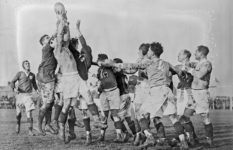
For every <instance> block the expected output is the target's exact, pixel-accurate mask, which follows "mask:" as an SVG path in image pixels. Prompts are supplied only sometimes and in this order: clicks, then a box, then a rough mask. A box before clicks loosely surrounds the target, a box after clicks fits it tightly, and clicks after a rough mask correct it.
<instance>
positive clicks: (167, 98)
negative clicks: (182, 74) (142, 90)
mask: <svg viewBox="0 0 233 150" xmlns="http://www.w3.org/2000/svg"><path fill="white" fill-rule="evenodd" d="M146 113H150V117H151V118H154V117H162V116H164V115H172V114H175V113H176V103H175V98H174V95H173V93H172V91H171V89H170V88H169V87H167V86H158V87H153V88H151V89H150V94H149V95H148V96H147V97H146V101H145V102H143V103H142V106H141V108H140V114H141V116H142V115H144V114H146Z"/></svg>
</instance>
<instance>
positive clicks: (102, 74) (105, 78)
mask: <svg viewBox="0 0 233 150" xmlns="http://www.w3.org/2000/svg"><path fill="white" fill-rule="evenodd" d="M97 78H98V79H99V80H100V82H101V83H100V89H101V90H108V89H112V88H115V87H117V81H116V77H115V75H114V73H113V70H112V69H111V68H107V67H100V68H99V69H98V74H97Z"/></svg>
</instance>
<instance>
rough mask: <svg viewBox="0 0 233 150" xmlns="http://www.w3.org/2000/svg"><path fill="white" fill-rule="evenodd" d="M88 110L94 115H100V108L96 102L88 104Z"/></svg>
mask: <svg viewBox="0 0 233 150" xmlns="http://www.w3.org/2000/svg"><path fill="white" fill-rule="evenodd" d="M88 110H89V111H90V113H91V115H93V116H97V115H99V112H98V108H97V106H96V104H95V103H93V104H90V105H88Z"/></svg>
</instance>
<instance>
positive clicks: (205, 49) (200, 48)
mask: <svg viewBox="0 0 233 150" xmlns="http://www.w3.org/2000/svg"><path fill="white" fill-rule="evenodd" d="M197 50H198V51H199V52H201V53H202V54H203V55H204V56H207V55H208V54H209V48H208V47H207V46H204V45H200V46H198V47H197Z"/></svg>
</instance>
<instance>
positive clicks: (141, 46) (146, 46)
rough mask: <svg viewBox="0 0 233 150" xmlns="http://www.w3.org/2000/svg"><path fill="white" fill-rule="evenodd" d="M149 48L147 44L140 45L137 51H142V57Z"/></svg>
mask: <svg viewBox="0 0 233 150" xmlns="http://www.w3.org/2000/svg"><path fill="white" fill-rule="evenodd" d="M149 47H150V44H148V43H142V44H141V45H140V46H139V49H140V50H142V55H143V56H145V55H146V54H147V52H148V50H149Z"/></svg>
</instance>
